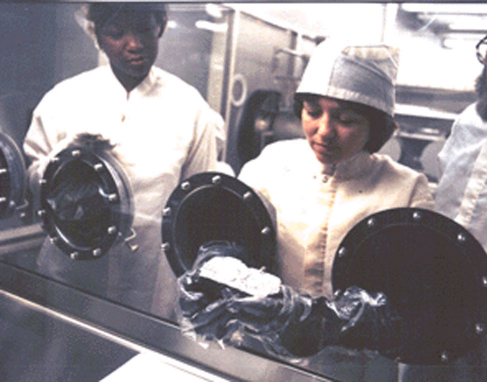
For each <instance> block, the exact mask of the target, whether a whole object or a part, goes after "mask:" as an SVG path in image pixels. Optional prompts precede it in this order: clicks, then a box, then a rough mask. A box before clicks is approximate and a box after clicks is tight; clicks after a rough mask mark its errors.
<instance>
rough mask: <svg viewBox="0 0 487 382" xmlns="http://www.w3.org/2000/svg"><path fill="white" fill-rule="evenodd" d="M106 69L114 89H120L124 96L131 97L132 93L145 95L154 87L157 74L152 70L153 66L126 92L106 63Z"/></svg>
mask: <svg viewBox="0 0 487 382" xmlns="http://www.w3.org/2000/svg"><path fill="white" fill-rule="evenodd" d="M106 69H107V70H108V71H110V74H111V79H112V81H111V82H112V83H113V87H114V89H117V92H118V90H120V91H122V92H123V94H125V95H126V96H130V97H133V96H134V95H145V94H147V93H148V92H149V91H150V90H151V89H152V88H153V87H154V85H155V83H156V82H157V75H156V73H155V72H154V66H152V67H151V69H150V71H149V74H148V75H147V76H146V77H145V78H144V79H143V80H142V82H141V83H140V84H139V85H137V86H136V87H135V88H134V89H132V91H130V92H129V93H128V94H127V90H126V89H125V88H124V87H123V85H122V84H121V83H120V81H119V80H118V78H117V77H116V76H115V73H113V70H112V68H111V67H110V65H107V68H106Z"/></svg>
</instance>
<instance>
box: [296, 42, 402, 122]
mask: <svg viewBox="0 0 487 382" xmlns="http://www.w3.org/2000/svg"><path fill="white" fill-rule="evenodd" d="M398 58H399V51H398V49H397V48H393V47H390V46H386V45H367V46H345V45H343V44H338V43H335V42H330V41H325V42H323V43H321V44H320V45H318V46H317V47H316V49H315V51H314V52H313V55H312V56H311V59H310V61H309V63H308V66H307V67H306V70H305V72H304V74H303V78H302V80H301V83H300V85H299V87H298V89H297V91H296V94H299V93H311V94H317V95H322V96H327V97H332V98H336V99H340V100H344V101H354V102H358V103H361V104H365V105H368V106H372V107H374V108H376V109H379V110H382V111H384V112H385V113H387V114H389V115H391V116H392V115H393V114H394V102H395V82H396V76H397V64H398Z"/></svg>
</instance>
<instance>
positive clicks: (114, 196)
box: [108, 194, 118, 202]
mask: <svg viewBox="0 0 487 382" xmlns="http://www.w3.org/2000/svg"><path fill="white" fill-rule="evenodd" d="M117 200H118V196H117V194H110V195H108V201H109V202H116V201H117Z"/></svg>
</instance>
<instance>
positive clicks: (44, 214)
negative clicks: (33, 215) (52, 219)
mask: <svg viewBox="0 0 487 382" xmlns="http://www.w3.org/2000/svg"><path fill="white" fill-rule="evenodd" d="M37 216H39V217H40V218H42V217H44V216H46V210H39V211H37Z"/></svg>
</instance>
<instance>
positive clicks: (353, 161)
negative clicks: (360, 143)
mask: <svg viewBox="0 0 487 382" xmlns="http://www.w3.org/2000/svg"><path fill="white" fill-rule="evenodd" d="M371 166H372V156H371V155H370V153H368V152H367V151H360V152H359V153H358V154H356V155H355V156H353V157H352V158H350V159H347V160H345V161H343V162H340V163H337V164H334V165H325V164H322V165H321V174H323V175H330V176H334V177H335V178H337V179H342V180H347V179H351V178H356V177H360V176H361V175H362V174H364V173H365V172H367V170H368V169H369V168H370V167H371Z"/></svg>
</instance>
